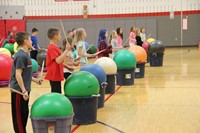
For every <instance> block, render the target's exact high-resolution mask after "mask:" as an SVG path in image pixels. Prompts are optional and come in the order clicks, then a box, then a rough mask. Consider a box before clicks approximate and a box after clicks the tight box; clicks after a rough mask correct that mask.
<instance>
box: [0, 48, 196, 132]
mask: <svg viewBox="0 0 200 133" xmlns="http://www.w3.org/2000/svg"><path fill="white" fill-rule="evenodd" d="M199 58H200V50H199V49H198V48H196V47H184V48H166V51H165V55H164V65H163V67H150V66H149V64H146V73H145V78H142V79H135V84H134V85H133V86H121V87H119V86H117V87H116V88H117V91H116V93H115V94H114V95H112V96H111V97H109V95H106V98H107V97H109V98H107V101H106V102H105V107H104V108H102V109H99V110H98V114H97V120H98V122H97V123H96V124H92V125H87V126H72V130H73V132H74V133H119V132H125V133H199V132H200V83H199V82H200V59H199ZM93 61H94V60H90V62H93ZM48 92H50V87H49V83H48V81H44V83H43V85H42V86H38V85H36V84H34V83H33V84H32V92H31V99H30V107H31V105H32V103H33V102H34V101H35V99H36V98H37V97H39V96H41V95H42V94H44V93H48ZM10 106H11V105H10V92H9V89H8V87H4V88H0V133H13V128H12V120H11V108H10ZM27 131H28V133H32V132H33V131H32V126H31V121H30V118H29V121H28V125H27Z"/></svg>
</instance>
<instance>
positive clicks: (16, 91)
mask: <svg viewBox="0 0 200 133" xmlns="http://www.w3.org/2000/svg"><path fill="white" fill-rule="evenodd" d="M10 90H11V91H13V92H16V93H17V94H20V95H22V96H23V95H24V94H23V93H21V92H19V91H17V90H15V89H13V88H10Z"/></svg>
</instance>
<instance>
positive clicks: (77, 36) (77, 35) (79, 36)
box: [73, 28, 85, 44]
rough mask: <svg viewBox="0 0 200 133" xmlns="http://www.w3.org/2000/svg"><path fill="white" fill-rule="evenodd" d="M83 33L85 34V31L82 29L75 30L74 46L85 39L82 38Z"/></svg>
mask: <svg viewBox="0 0 200 133" xmlns="http://www.w3.org/2000/svg"><path fill="white" fill-rule="evenodd" d="M84 33H85V29H84V28H79V29H77V30H76V33H75V38H74V42H73V43H74V44H77V43H78V42H79V41H84V39H85V36H84Z"/></svg>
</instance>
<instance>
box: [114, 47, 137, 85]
mask: <svg viewBox="0 0 200 133" xmlns="http://www.w3.org/2000/svg"><path fill="white" fill-rule="evenodd" d="M113 59H114V61H115V63H116V64H117V85H133V84H134V78H135V75H134V70H135V67H136V57H135V55H134V54H133V53H132V52H131V51H129V50H120V51H118V52H117V53H116V54H115V56H114V58H113Z"/></svg>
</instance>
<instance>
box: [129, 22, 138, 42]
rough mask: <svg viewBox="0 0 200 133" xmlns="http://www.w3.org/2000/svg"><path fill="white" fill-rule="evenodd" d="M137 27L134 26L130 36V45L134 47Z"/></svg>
mask: <svg viewBox="0 0 200 133" xmlns="http://www.w3.org/2000/svg"><path fill="white" fill-rule="evenodd" d="M135 41H136V40H135V26H132V27H131V28H130V34H129V45H130V46H133V45H134V44H135Z"/></svg>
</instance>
